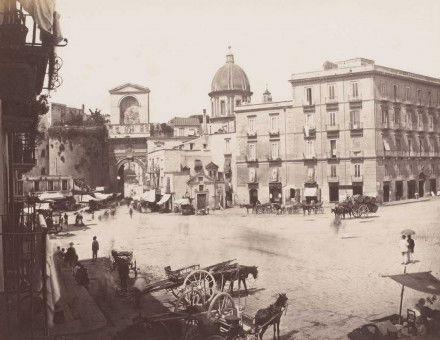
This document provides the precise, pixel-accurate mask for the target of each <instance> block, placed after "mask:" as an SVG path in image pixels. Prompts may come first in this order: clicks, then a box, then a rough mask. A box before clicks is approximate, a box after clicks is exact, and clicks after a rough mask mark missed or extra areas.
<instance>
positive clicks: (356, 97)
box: [347, 93, 362, 102]
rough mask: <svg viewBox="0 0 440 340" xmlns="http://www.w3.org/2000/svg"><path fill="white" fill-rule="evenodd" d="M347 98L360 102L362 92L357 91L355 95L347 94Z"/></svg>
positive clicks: (350, 100)
mask: <svg viewBox="0 0 440 340" xmlns="http://www.w3.org/2000/svg"><path fill="white" fill-rule="evenodd" d="M347 99H348V101H349V102H360V101H362V94H361V93H358V94H357V95H353V94H349V95H348V98H347Z"/></svg>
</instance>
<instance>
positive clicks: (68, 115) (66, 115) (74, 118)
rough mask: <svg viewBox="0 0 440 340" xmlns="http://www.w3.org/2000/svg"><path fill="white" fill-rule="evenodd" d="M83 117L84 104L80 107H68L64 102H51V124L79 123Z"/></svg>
mask: <svg viewBox="0 0 440 340" xmlns="http://www.w3.org/2000/svg"><path fill="white" fill-rule="evenodd" d="M84 118H85V112H84V105H82V107H81V108H80V109H77V108H74V107H68V106H67V105H66V104H59V103H51V105H50V124H51V125H64V124H68V125H72V124H73V125H74V124H77V123H81V122H82V121H83V120H84Z"/></svg>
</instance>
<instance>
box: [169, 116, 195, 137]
mask: <svg viewBox="0 0 440 340" xmlns="http://www.w3.org/2000/svg"><path fill="white" fill-rule="evenodd" d="M169 124H170V125H171V127H172V128H173V135H174V136H175V137H195V136H200V133H201V130H202V124H201V123H200V121H199V119H198V118H196V117H189V118H184V117H174V118H173V119H171V120H170V123H169Z"/></svg>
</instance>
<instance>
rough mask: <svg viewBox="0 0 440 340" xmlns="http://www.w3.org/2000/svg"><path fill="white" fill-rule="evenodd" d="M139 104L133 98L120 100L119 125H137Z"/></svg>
mask: <svg viewBox="0 0 440 340" xmlns="http://www.w3.org/2000/svg"><path fill="white" fill-rule="evenodd" d="M139 107H140V105H139V102H138V100H137V99H136V98H135V97H133V96H127V97H124V98H122V100H121V102H120V103H119V120H120V124H139V122H140V120H139Z"/></svg>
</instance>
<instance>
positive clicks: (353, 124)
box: [350, 122, 364, 131]
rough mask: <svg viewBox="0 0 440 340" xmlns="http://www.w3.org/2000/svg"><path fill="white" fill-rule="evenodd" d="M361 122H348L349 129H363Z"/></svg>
mask: <svg viewBox="0 0 440 340" xmlns="http://www.w3.org/2000/svg"><path fill="white" fill-rule="evenodd" d="M363 128H364V127H363V124H362V123H361V122H350V130H352V131H359V130H363Z"/></svg>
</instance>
